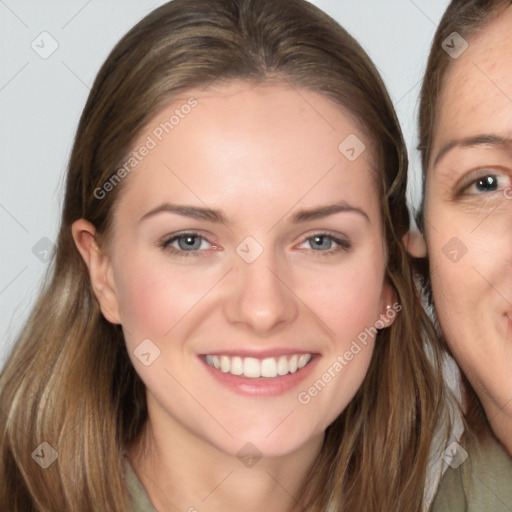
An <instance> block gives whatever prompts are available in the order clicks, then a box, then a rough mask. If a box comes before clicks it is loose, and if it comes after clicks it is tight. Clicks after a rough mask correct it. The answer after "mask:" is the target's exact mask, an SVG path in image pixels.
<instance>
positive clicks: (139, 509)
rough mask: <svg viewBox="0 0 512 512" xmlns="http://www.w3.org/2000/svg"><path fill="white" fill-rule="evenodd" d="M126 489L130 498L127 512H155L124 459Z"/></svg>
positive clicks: (136, 477) (126, 460) (129, 465)
mask: <svg viewBox="0 0 512 512" xmlns="http://www.w3.org/2000/svg"><path fill="white" fill-rule="evenodd" d="M124 470H125V482H126V489H127V490H128V493H129V495H130V498H131V502H130V509H129V510H128V512H157V510H156V508H155V507H154V506H153V504H152V503H151V501H150V500H149V497H148V494H147V492H146V489H144V486H143V485H142V483H141V481H140V480H139V477H138V476H137V475H136V473H135V471H134V470H133V468H132V466H131V464H130V462H129V461H128V459H127V458H126V457H125V459H124Z"/></svg>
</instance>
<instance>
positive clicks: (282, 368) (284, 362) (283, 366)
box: [277, 356, 288, 375]
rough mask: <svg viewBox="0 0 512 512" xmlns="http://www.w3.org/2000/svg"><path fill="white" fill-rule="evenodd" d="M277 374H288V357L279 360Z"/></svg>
mask: <svg viewBox="0 0 512 512" xmlns="http://www.w3.org/2000/svg"><path fill="white" fill-rule="evenodd" d="M277 373H278V375H286V374H287V373H288V359H286V356H281V357H280V358H279V359H278V360H277Z"/></svg>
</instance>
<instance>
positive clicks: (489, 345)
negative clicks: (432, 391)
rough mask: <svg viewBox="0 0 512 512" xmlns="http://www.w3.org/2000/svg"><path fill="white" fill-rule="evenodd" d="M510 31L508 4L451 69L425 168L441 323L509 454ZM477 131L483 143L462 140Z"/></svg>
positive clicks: (511, 326) (511, 306) (511, 432)
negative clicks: (448, 145) (453, 142)
mask: <svg viewBox="0 0 512 512" xmlns="http://www.w3.org/2000/svg"><path fill="white" fill-rule="evenodd" d="M511 27H512V8H508V9H507V10H506V11H505V12H504V13H503V14H502V15H501V16H500V17H499V18H497V19H496V20H494V21H493V22H492V23H491V24H490V25H488V26H486V28H485V29H484V30H483V31H482V32H481V33H479V34H477V36H476V37H474V38H472V39H470V40H469V41H468V42H469V48H468V49H467V50H466V52H465V53H463V54H462V56H460V57H459V58H458V59H457V60H456V61H454V62H453V63H452V64H451V66H450V67H449V69H448V73H447V75H446V77H445V81H444V86H443V90H442V95H441V99H440V105H439V115H438V118H437V123H436V126H435V131H434V134H435V137H434V142H433V150H432V158H431V162H430V164H429V168H428V173H427V181H426V204H425V220H426V223H425V224H426V226H425V234H426V242H427V246H428V253H429V256H430V261H431V279H432V289H433V295H434V302H435V306H436V311H437V314H438V317H439V320H440V324H441V327H442V329H443V332H444V334H445V336H446V338H447V341H448V344H449V346H450V348H451V350H452V352H453V354H454V356H455V358H456V360H457V361H458V363H459V364H460V366H461V368H462V370H463V371H464V373H465V374H466V375H467V377H468V379H469V381H470V383H471V385H472V386H473V387H474V389H475V391H476V392H477V394H478V396H479V397H480V400H481V401H482V404H483V406H484V408H485V411H486V414H487V417H488V418H489V421H490V423H491V426H492V428H493V430H494V432H495V434H496V435H497V436H498V438H499V439H500V440H501V442H502V443H503V444H504V446H505V447H506V448H507V450H508V451H509V453H511V454H512V372H511V367H512V366H511V365H512V323H511V321H510V318H512V250H511V248H512V229H511V219H512V188H511V187H512V142H511V137H512V75H511V74H510V68H511V66H512V30H511ZM482 135H485V136H487V137H488V138H487V140H469V139H471V138H474V137H479V136H482ZM489 136H490V137H491V138H489ZM498 138H499V139H503V140H502V141H499V140H498ZM465 139H466V142H465V144H464V145H456V146H454V147H453V148H452V149H450V150H448V151H447V152H445V153H444V155H441V156H440V157H439V154H440V152H441V153H442V152H443V148H446V145H447V144H449V143H450V142H452V141H464V140H465ZM453 238H454V240H452V239H453ZM450 240H451V242H450Z"/></svg>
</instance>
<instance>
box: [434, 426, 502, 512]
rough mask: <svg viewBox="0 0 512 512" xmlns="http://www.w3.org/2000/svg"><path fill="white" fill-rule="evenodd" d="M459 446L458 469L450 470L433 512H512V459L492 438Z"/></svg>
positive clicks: (468, 441) (451, 468)
mask: <svg viewBox="0 0 512 512" xmlns="http://www.w3.org/2000/svg"><path fill="white" fill-rule="evenodd" d="M461 443H462V446H460V445H459V448H458V453H457V456H456V458H457V459H458V460H456V461H455V464H452V466H454V465H456V464H457V463H459V462H461V461H462V460H463V462H461V463H460V465H458V466H457V467H456V468H455V469H454V468H453V467H451V466H448V469H447V470H446V473H445V474H444V476H443V479H442V480H441V483H440V485H439V489H438V492H437V495H436V498H435V500H434V504H433V506H432V512H458V511H468V512H480V511H482V512H483V511H488V510H492V511H493V512H507V511H510V506H511V504H512V458H511V457H510V456H509V455H508V453H507V452H506V451H505V450H504V448H503V447H502V446H501V444H500V443H498V442H497V441H496V440H495V438H494V437H493V436H491V435H489V436H487V437H486V438H485V439H483V440H482V441H474V440H468V439H466V440H465V442H462V441H461Z"/></svg>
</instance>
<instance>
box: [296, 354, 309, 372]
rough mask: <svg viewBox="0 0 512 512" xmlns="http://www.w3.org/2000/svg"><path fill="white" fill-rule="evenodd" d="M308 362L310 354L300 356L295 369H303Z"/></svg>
mask: <svg viewBox="0 0 512 512" xmlns="http://www.w3.org/2000/svg"><path fill="white" fill-rule="evenodd" d="M309 361H311V354H302V355H301V356H300V357H299V362H298V363H297V368H299V369H300V368H304V366H306V365H307V364H308V363H309Z"/></svg>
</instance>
